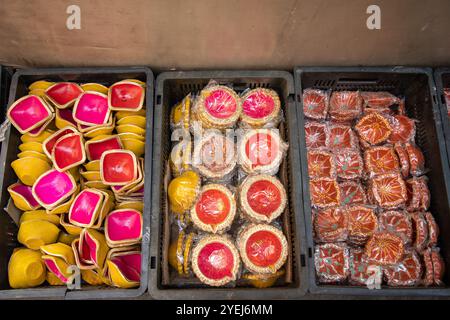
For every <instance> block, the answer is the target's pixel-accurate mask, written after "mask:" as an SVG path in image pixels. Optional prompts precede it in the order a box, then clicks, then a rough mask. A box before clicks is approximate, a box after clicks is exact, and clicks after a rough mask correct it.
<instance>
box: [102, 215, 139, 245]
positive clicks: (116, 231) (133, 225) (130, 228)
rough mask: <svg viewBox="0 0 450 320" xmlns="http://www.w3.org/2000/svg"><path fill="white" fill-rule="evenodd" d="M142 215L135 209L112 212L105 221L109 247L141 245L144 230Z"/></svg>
mask: <svg viewBox="0 0 450 320" xmlns="http://www.w3.org/2000/svg"><path fill="white" fill-rule="evenodd" d="M143 223H144V221H143V218H142V214H141V213H140V212H139V211H137V210H134V209H118V210H114V211H111V212H110V213H109V214H108V216H107V217H106V220H105V236H106V242H107V243H108V245H109V246H110V247H111V248H113V247H121V246H128V245H133V244H137V243H139V241H141V239H142V230H143Z"/></svg>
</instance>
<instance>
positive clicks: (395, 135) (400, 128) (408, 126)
mask: <svg viewBox="0 0 450 320" xmlns="http://www.w3.org/2000/svg"><path fill="white" fill-rule="evenodd" d="M391 126H392V133H391V135H390V137H389V141H390V142H391V143H397V142H400V143H406V142H409V141H413V140H414V135H415V134H416V124H415V122H414V120H412V119H410V118H408V117H407V116H404V115H396V116H394V117H392V124H391Z"/></svg>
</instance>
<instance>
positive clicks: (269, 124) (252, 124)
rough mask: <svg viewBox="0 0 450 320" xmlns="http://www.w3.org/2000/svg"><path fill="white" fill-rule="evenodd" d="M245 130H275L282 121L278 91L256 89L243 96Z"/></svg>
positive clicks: (242, 118)
mask: <svg viewBox="0 0 450 320" xmlns="http://www.w3.org/2000/svg"><path fill="white" fill-rule="evenodd" d="M241 100H242V114H241V116H240V122H239V125H240V126H241V127H243V128H275V127H277V125H278V124H279V122H280V120H281V102H280V97H279V96H278V94H277V93H276V91H274V90H272V89H265V88H256V89H253V90H246V91H244V92H243V93H242V95H241Z"/></svg>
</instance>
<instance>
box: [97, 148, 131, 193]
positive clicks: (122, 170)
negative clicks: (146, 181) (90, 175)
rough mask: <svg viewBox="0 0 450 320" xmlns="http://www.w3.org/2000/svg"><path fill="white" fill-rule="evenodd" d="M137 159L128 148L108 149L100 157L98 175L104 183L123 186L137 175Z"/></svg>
mask: <svg viewBox="0 0 450 320" xmlns="http://www.w3.org/2000/svg"><path fill="white" fill-rule="evenodd" d="M138 165H139V164H138V161H137V159H136V156H135V155H134V153H133V152H131V151H128V150H108V151H105V152H103V154H102V156H101V158H100V175H101V178H102V182H103V183H104V184H106V185H115V186H121V185H122V186H123V185H127V184H129V183H131V182H133V181H134V180H135V179H136V178H137V177H138Z"/></svg>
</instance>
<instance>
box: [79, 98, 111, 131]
mask: <svg viewBox="0 0 450 320" xmlns="http://www.w3.org/2000/svg"><path fill="white" fill-rule="evenodd" d="M110 112H111V111H110V109H109V107H108V97H107V96H106V95H105V94H102V93H99V92H93V91H89V92H84V93H82V94H81V95H80V96H79V97H78V99H77V101H76V102H75V105H74V106H73V119H74V120H75V121H76V122H77V123H79V124H83V125H87V126H98V125H103V124H105V123H107V122H108V119H109V115H110Z"/></svg>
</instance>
